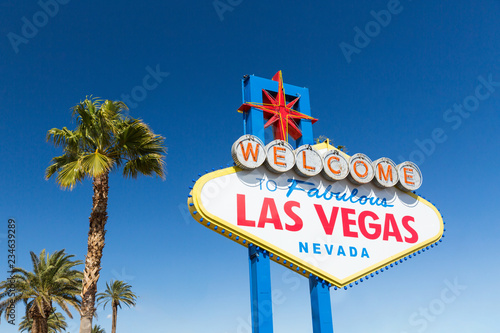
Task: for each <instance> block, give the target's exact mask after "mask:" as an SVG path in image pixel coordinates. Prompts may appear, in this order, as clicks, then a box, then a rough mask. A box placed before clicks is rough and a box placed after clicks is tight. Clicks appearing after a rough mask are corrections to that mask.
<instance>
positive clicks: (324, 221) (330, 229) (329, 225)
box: [314, 205, 339, 235]
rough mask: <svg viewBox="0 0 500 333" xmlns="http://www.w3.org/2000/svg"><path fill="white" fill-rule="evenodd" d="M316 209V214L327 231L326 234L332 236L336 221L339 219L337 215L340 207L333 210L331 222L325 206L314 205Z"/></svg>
mask: <svg viewBox="0 0 500 333" xmlns="http://www.w3.org/2000/svg"><path fill="white" fill-rule="evenodd" d="M314 208H316V212H317V213H318V217H319V220H320V221H321V224H322V225H323V229H325V233H326V234H327V235H331V234H332V233H333V228H334V227H335V220H336V219H337V213H338V212H339V207H333V208H332V214H331V215H330V220H328V219H327V218H326V215H325V212H324V211H323V206H321V205H314Z"/></svg>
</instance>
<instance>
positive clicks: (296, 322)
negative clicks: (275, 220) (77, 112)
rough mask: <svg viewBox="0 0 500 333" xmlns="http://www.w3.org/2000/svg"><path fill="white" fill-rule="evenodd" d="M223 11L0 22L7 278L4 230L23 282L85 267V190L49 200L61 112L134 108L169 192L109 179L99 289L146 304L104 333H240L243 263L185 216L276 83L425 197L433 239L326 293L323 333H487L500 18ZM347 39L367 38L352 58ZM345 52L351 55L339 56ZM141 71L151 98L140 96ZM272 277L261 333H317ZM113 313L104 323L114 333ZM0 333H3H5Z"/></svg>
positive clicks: (81, 11)
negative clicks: (112, 288)
mask: <svg viewBox="0 0 500 333" xmlns="http://www.w3.org/2000/svg"><path fill="white" fill-rule="evenodd" d="M49 2H50V1H49ZM42 3H44V2H43V1H42ZM217 3H218V4H219V6H221V5H220V4H221V3H222V4H225V6H227V7H220V8H225V9H226V10H225V11H223V10H219V12H218V11H217V10H216V8H215V7H214V2H213V1H190V2H181V1H169V2H162V3H159V2H156V1H147V0H146V1H141V2H132V1H121V2H102V1H93V0H90V1H86V2H81V1H75V0H73V1H68V0H64V1H63V0H60V2H57V4H58V5H57V6H58V8H57V12H56V10H55V7H54V6H52V7H47V8H49V9H48V10H49V11H51V15H44V14H40V12H41V11H42V10H43V8H42V7H43V6H41V5H40V3H37V2H36V1H11V0H7V1H5V0H2V1H1V2H0V11H1V13H2V20H1V21H2V23H1V24H0V29H1V30H0V35H1V36H3V37H2V39H1V42H0V54H1V57H2V63H1V65H0V78H1V80H2V84H1V86H0V112H1V115H2V122H1V123H0V136H1V141H2V145H1V148H0V151H1V155H2V156H3V158H2V163H1V164H0V170H1V174H2V178H1V179H2V181H1V185H2V186H1V189H2V191H1V192H2V197H1V198H2V200H0V207H1V209H0V211H1V213H2V219H3V222H2V224H1V225H2V227H1V229H0V241H1V243H0V248H1V249H2V251H4V255H0V257H1V258H3V259H2V260H1V261H0V269H1V271H0V276H1V278H2V279H4V278H5V277H6V268H5V267H6V261H7V259H6V257H7V248H6V241H5V234H6V232H7V226H6V224H7V223H6V222H7V219H8V218H15V220H16V221H17V244H18V246H17V260H18V264H19V265H20V266H23V267H27V266H28V265H29V251H34V252H35V253H39V252H40V251H41V250H42V249H44V248H46V249H47V250H48V251H50V252H53V251H56V250H59V249H62V248H65V249H66V250H67V252H68V253H72V254H75V255H76V256H77V257H78V258H79V259H82V260H83V259H84V255H85V253H86V247H87V232H88V217H89V215H90V209H91V195H92V188H91V183H90V182H89V181H87V182H85V183H83V184H81V185H78V186H77V187H76V188H75V189H74V190H73V191H63V190H61V189H59V188H58V187H57V185H56V184H55V182H54V181H53V180H50V181H46V180H44V178H43V176H44V170H45V168H46V167H47V166H48V164H49V161H50V159H51V158H52V157H53V156H55V155H57V154H59V153H60V151H59V150H57V149H56V148H54V147H53V146H51V145H50V144H48V143H47V142H46V141H45V135H46V133H47V130H49V129H50V128H53V127H59V128H60V127H63V126H68V127H72V126H74V123H72V122H71V113H70V108H71V107H72V106H74V105H75V104H77V103H78V102H79V101H80V100H81V99H84V98H85V96H86V95H94V96H99V97H103V98H107V99H114V100H121V99H125V98H128V99H129V100H130V101H131V103H129V104H130V106H131V110H130V114H131V115H132V116H133V117H138V118H142V119H144V120H145V122H147V123H148V124H150V126H151V127H152V128H153V130H154V131H155V132H156V133H159V134H162V135H163V136H164V137H165V139H166V144H167V146H168V156H167V160H166V162H167V172H168V174H167V178H166V180H165V181H161V180H159V179H154V178H140V179H138V180H125V179H123V178H122V177H121V175H120V174H119V173H116V174H114V175H113V176H112V177H111V179H110V194H109V211H108V212H109V219H108V224H107V230H108V232H107V234H106V247H105V249H104V257H103V261H102V271H101V280H100V282H99V288H100V289H103V286H104V285H105V281H109V280H111V279H121V280H126V281H127V282H128V283H130V284H131V285H132V286H133V289H134V290H135V292H136V293H137V294H138V295H139V296H140V298H139V300H138V305H137V307H135V308H134V309H127V308H125V309H123V310H120V311H119V313H118V331H119V332H122V333H127V332H201V331H203V332H207V333H210V332H214V333H215V332H217V333H229V332H248V327H249V326H248V322H249V321H248V316H249V313H250V306H249V305H250V300H249V281H248V280H249V277H248V262H247V253H246V248H244V247H240V246H238V245H236V244H235V243H233V242H230V241H228V240H226V239H224V238H222V237H220V236H219V235H217V234H215V233H213V232H211V231H209V230H208V229H206V228H203V227H201V226H200V225H199V224H197V223H196V222H195V221H194V220H192V219H191V217H190V216H189V215H188V214H187V210H186V199H187V194H188V191H189V190H188V186H190V185H191V184H192V182H191V179H192V178H194V177H196V175H197V174H198V173H199V172H203V171H204V170H205V169H211V168H212V167H218V166H220V165H223V164H226V163H228V162H230V161H231V155H230V147H231V145H232V143H233V142H234V141H235V140H236V139H237V138H238V137H239V136H240V135H241V134H242V119H241V115H240V114H239V113H237V112H236V109H237V108H238V107H239V106H240V104H241V78H242V77H243V75H244V74H255V75H257V76H261V77H266V78H271V77H272V76H273V75H274V74H275V73H276V72H277V71H278V70H283V77H284V81H285V82H286V83H289V84H293V85H298V86H305V87H308V88H309V91H310V99H311V109H312V114H313V116H314V117H316V118H318V119H319V121H318V122H317V123H316V124H315V125H314V133H315V135H316V136H319V135H326V136H328V137H330V138H332V139H333V140H334V142H335V144H342V145H345V146H347V147H348V150H349V153H351V154H353V153H357V152H362V153H365V154H367V155H368V156H369V157H371V158H372V159H373V160H375V159H377V158H379V157H382V156H386V157H389V158H392V159H393V160H394V161H396V162H400V158H404V159H413V160H414V161H415V162H416V163H417V164H418V165H419V166H420V168H421V170H422V173H423V177H424V183H423V186H422V187H421V189H420V190H419V193H421V194H423V195H424V196H425V197H426V198H427V199H429V200H430V201H432V202H433V203H434V204H435V205H436V206H437V207H438V208H440V209H441V211H442V214H443V216H444V219H445V222H446V223H447V224H446V237H445V239H444V241H443V243H441V244H440V245H439V246H438V247H437V248H436V249H433V250H432V251H429V252H426V253H425V254H423V255H420V256H417V257H416V258H413V259H411V260H410V261H409V262H408V263H405V264H404V265H399V266H398V267H397V268H395V269H391V270H389V271H388V272H384V273H382V275H383V276H378V277H377V278H374V279H371V280H369V281H367V282H364V283H363V284H361V285H359V286H356V287H355V288H352V289H349V290H347V291H335V292H334V291H333V290H332V292H331V294H332V311H333V318H334V328H335V331H336V332H366V331H370V332H397V333H403V332H406V333H411V332H440V333H441V332H455V331H471V330H474V331H492V330H493V329H494V327H495V326H496V325H495V326H494V322H493V320H494V319H493V318H494V317H495V316H496V311H495V312H494V310H496V309H497V308H498V306H497V300H498V296H500V292H499V288H498V285H497V281H496V279H495V277H496V275H498V273H499V269H498V258H497V255H496V251H497V249H498V239H497V235H498V233H499V232H500V227H499V224H498V214H497V212H498V205H497V203H496V201H497V200H496V199H495V198H496V196H497V193H496V188H495V187H494V186H498V181H497V180H496V170H495V168H496V165H498V164H499V163H500V158H499V157H498V152H499V150H498V144H497V142H498V139H500V135H499V134H498V133H499V131H498V129H497V127H498V126H499V125H500V116H499V112H498V110H499V109H500V36H499V34H498V15H499V11H500V2H499V1H497V0H486V1H482V2H481V3H480V4H479V3H471V2H468V1H462V0H460V1H454V2H430V1H427V2H424V1H410V0H401V1H400V2H399V3H397V2H395V1H392V0H391V1H386V0H384V1H379V0H376V1H356V2H355V3H352V2H350V3H344V2H339V1H336V2H332V1H330V2H322V3H316V2H305V1H266V2H264V1H248V0H246V1H236V0H233V1H227V0H220V1H219V2H217ZM382 10H390V11H391V12H392V13H391V19H390V22H387V21H388V20H387V19H386V21H385V22H383V23H384V24H383V25H385V26H382V25H380V24H374V23H372V22H374V21H375V17H374V15H375V16H377V14H376V13H380V11H382ZM372 11H373V12H374V13H375V14H373V13H371V12H372ZM26 22H29V23H26ZM33 22H35V23H36V24H37V25H38V26H34V28H35V29H32V30H30V29H29V27H28V25H29V24H33ZM25 25H26V27H24V26H25ZM23 27H24V28H23ZM377 27H378V29H377ZM358 28H359V29H360V30H361V31H366V28H368V29H372V30H369V32H368V33H369V35H371V37H370V36H368V37H367V38H365V39H364V40H361V39H359V38H360V37H358V39H356V34H357V33H356V31H357V29H358ZM365 33H366V32H365ZM343 43H344V44H343ZM346 44H349V45H351V46H352V47H353V48H354V47H356V51H355V52H353V53H352V54H348V55H347V56H346V54H344V52H343V51H342V48H341V46H340V45H346ZM351 50H352V49H351ZM151 71H153V72H156V73H158V74H157V79H156V82H154V81H153V80H150V81H147V82H148V83H149V84H150V86H149V87H150V90H144V89H142V88H141V87H144V78H145V77H146V76H147V75H150V74H149V73H150V72H151ZM485 82H486V83H485ZM488 82H489V83H488ZM154 83H157V84H154ZM153 85H154V88H152V86H153ZM144 91H146V94H144V95H140V92H144ZM133 92H135V95H134V94H132V93H133ZM131 94H132V95H131ZM478 94H479V95H478ZM126 95H131V97H126ZM133 96H135V97H133ZM464 104H465V105H464ZM454 105H456V106H454ZM461 105H464V106H462V110H461V111H459V109H460V106H461ZM132 106H134V107H132ZM435 131H438V133H441V134H440V135H439V136H438V137H439V138H438V140H436V138H435V137H434V138H433V134H432V133H433V132H435ZM431 141H432V142H433V143H430V142H431ZM437 141H439V142H437ZM417 142H418V143H419V144H418V143H417ZM422 145H424V146H422ZM421 147H425V148H421ZM400 156H401V157H400ZM495 184H497V185H495ZM271 271H272V288H273V290H275V291H276V292H277V293H278V294H279V295H280V297H277V298H276V300H275V304H274V316H275V321H274V325H275V332H312V326H311V319H310V303H309V295H308V282H307V280H305V279H303V278H300V277H299V276H295V275H293V274H292V273H291V272H289V271H287V270H285V269H284V268H282V267H278V266H277V265H272V268H271ZM450 285H451V286H454V287H450ZM457 285H458V287H457ZM447 290H448V291H447ZM450 291H451V292H452V293H451V294H450ZM443 294H445V295H448V297H447V298H446V297H445V299H446V300H447V302H444V301H443ZM452 296H453V297H452ZM450 299H453V300H450ZM18 311H22V309H19V310H18ZM426 311H427V314H425V313H426ZM110 313H111V310H110V309H108V308H107V309H106V310H105V311H104V310H102V309H99V311H98V315H99V319H98V322H97V323H98V324H100V325H101V326H103V327H104V328H106V330H107V331H108V332H110V330H111V320H110V319H109V318H108V315H109V314H110ZM75 315H76V313H75ZM75 317H76V318H77V320H75V321H74V322H73V321H70V330H69V331H70V332H76V331H77V329H76V328H77V327H78V321H79V318H78V316H75ZM18 320H19V318H18ZM1 328H2V332H7V333H9V332H16V331H17V329H16V328H14V327H12V326H11V325H8V324H7V323H6V322H5V321H2V323H1Z"/></svg>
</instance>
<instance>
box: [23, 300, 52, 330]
mask: <svg viewBox="0 0 500 333" xmlns="http://www.w3.org/2000/svg"><path fill="white" fill-rule="evenodd" d="M43 303H44V304H43V306H42V307H43V311H44V312H45V317H44V315H43V314H42V312H41V311H40V309H39V308H38V306H37V305H36V304H34V305H33V306H32V307H31V308H30V309H29V313H28V315H29V317H30V318H31V319H33V324H32V326H31V333H47V332H48V331H49V325H48V323H47V320H48V318H49V315H50V312H51V310H52V305H48V304H46V303H45V302H43Z"/></svg>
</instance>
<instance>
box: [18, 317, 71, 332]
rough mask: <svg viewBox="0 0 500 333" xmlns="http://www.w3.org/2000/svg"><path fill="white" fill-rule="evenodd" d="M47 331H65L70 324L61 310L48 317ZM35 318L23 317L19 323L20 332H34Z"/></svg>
mask: <svg viewBox="0 0 500 333" xmlns="http://www.w3.org/2000/svg"><path fill="white" fill-rule="evenodd" d="M47 326H48V332H47V333H58V332H65V331H66V327H67V326H68V324H67V323H66V320H65V319H64V316H63V315H62V313H60V312H52V313H51V314H50V315H49V317H48V318H47ZM32 328H33V319H31V318H29V316H23V317H22V318H21V322H20V323H19V331H20V332H24V331H26V332H28V333H31V332H33V330H32Z"/></svg>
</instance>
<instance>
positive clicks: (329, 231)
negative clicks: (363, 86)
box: [188, 71, 444, 287]
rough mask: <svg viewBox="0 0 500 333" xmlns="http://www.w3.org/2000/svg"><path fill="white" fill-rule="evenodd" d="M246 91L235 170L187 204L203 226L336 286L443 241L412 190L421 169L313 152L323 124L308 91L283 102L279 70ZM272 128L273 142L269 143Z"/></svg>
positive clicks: (437, 222)
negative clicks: (268, 132)
mask: <svg viewBox="0 0 500 333" xmlns="http://www.w3.org/2000/svg"><path fill="white" fill-rule="evenodd" d="M250 81H252V82H256V83H258V86H259V87H264V88H265V89H261V90H262V91H259V89H256V88H254V87H255V86H251V85H250V83H249V82H250ZM243 86H244V99H245V98H246V97H249V98H250V97H251V98H252V100H251V101H244V103H243V104H242V105H241V106H240V108H239V109H238V111H240V112H242V113H243V119H244V124H245V131H246V132H248V133H249V134H247V135H243V136H242V137H240V138H239V139H238V140H236V141H235V142H234V144H233V145H232V147H231V155H232V157H233V160H234V162H235V165H236V166H234V167H229V168H226V169H222V170H219V171H214V172H211V173H208V174H206V175H204V176H202V177H201V178H200V179H198V181H196V183H195V185H194V186H193V187H192V191H191V193H190V195H189V199H188V205H189V209H190V211H191V214H192V215H193V217H194V218H195V219H196V220H197V221H198V222H199V223H201V224H202V225H204V226H205V227H207V228H209V229H211V230H213V231H215V232H217V233H220V234H221V235H223V236H225V237H227V238H229V239H231V240H233V241H235V242H237V243H238V244H240V245H243V246H246V247H249V246H255V247H256V248H259V249H263V250H264V251H268V252H269V257H270V258H271V259H272V260H274V261H275V262H277V263H279V264H281V265H283V266H285V267H287V268H289V269H291V270H293V271H295V272H297V273H299V274H301V275H303V276H306V277H311V276H317V277H319V278H321V279H322V280H325V281H327V282H329V283H332V284H334V285H335V286H338V287H342V286H346V285H348V284H350V283H352V282H353V281H356V280H358V279H361V278H363V277H368V275H369V274H373V272H376V271H377V270H379V269H383V268H384V267H388V265H393V263H395V264H398V261H401V260H402V259H403V258H404V259H406V257H407V256H411V255H412V254H413V253H415V252H417V251H420V250H422V249H424V248H426V247H428V246H433V245H432V244H434V243H435V242H437V241H438V240H439V239H440V238H441V237H442V235H443V231H444V228H443V219H442V217H441V215H440V213H439V212H438V210H437V209H436V208H435V207H434V206H433V205H432V204H431V203H430V202H428V201H426V200H425V199H423V198H421V197H419V196H417V195H416V194H415V193H414V192H412V191H415V190H417V189H418V188H419V187H420V186H421V185H422V180H423V177H422V173H421V172H420V169H419V168H418V166H417V165H415V164H414V163H412V162H408V161H407V162H403V163H401V164H398V165H396V164H395V163H394V162H393V161H392V160H391V159H389V158H387V157H382V158H379V159H377V160H375V161H372V160H371V159H370V158H369V157H368V156H366V155H365V154H362V153H358V154H354V155H353V156H348V155H347V154H345V153H343V152H342V151H340V150H338V149H336V148H335V147H333V146H330V145H329V143H328V141H326V142H324V143H322V144H317V145H310V143H311V142H312V141H313V140H312V137H313V136H312V124H313V123H314V122H316V121H317V119H315V118H313V117H311V115H310V108H309V102H308V101H309V97H308V90H307V88H297V87H294V86H287V87H288V88H292V89H293V90H292V94H291V95H286V94H285V91H284V84H283V78H282V75H281V71H280V72H278V73H276V75H275V76H274V77H273V78H272V80H271V81H269V80H267V81H266V80H263V79H260V78H256V77H251V78H248V77H247V78H246V79H244V81H243ZM276 86H277V88H278V89H277V91H276V90H272V89H275V88H273V87H276ZM288 88H287V89H288ZM269 89H271V90H269ZM289 91H290V90H289ZM299 110H302V112H299ZM264 120H266V123H265V124H264ZM269 127H271V128H272V132H273V136H274V140H272V141H271V142H269V143H268V144H267V145H265V143H264V142H263V141H264V129H265V128H269ZM289 137H290V138H291V139H293V140H296V145H297V146H298V147H297V148H295V149H294V147H293V146H292V145H291V144H290V143H289V142H288V138H289Z"/></svg>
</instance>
